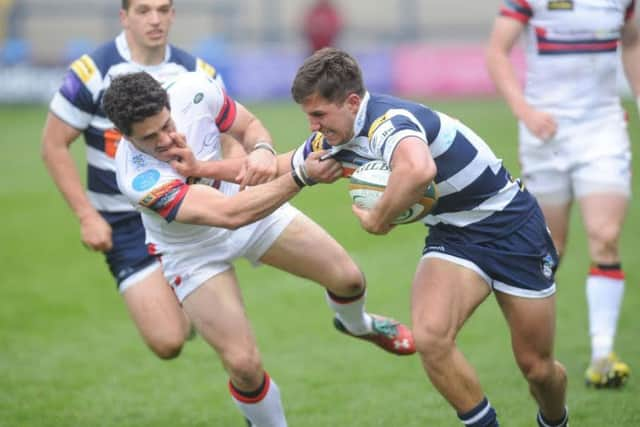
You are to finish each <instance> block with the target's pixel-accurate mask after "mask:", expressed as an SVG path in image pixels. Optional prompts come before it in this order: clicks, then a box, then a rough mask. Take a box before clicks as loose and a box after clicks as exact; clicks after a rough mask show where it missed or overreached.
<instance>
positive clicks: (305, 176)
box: [295, 163, 316, 185]
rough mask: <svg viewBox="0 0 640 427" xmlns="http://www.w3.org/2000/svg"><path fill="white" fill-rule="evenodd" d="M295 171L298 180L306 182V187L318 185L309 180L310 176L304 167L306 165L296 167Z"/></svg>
mask: <svg viewBox="0 0 640 427" xmlns="http://www.w3.org/2000/svg"><path fill="white" fill-rule="evenodd" d="M295 171H296V175H298V178H300V180H301V181H302V182H304V185H314V184H315V183H316V182H315V181H314V180H312V179H311V178H309V175H308V174H307V167H306V166H305V165H304V163H302V164H300V165H298V166H296V167H295Z"/></svg>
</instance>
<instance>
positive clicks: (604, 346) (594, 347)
mask: <svg viewBox="0 0 640 427" xmlns="http://www.w3.org/2000/svg"><path fill="white" fill-rule="evenodd" d="M623 295H624V273H623V272H622V270H621V269H619V268H617V269H603V268H602V266H597V267H592V268H591V270H590V272H589V276H588V277H587V302H588V305H589V333H590V335H591V360H596V359H601V358H603V357H607V356H608V355H609V354H610V353H611V352H612V351H613V342H614V338H615V336H616V329H617V324H618V316H619V314H620V306H621V305H622V297H623Z"/></svg>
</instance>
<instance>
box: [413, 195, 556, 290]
mask: <svg viewBox="0 0 640 427" xmlns="http://www.w3.org/2000/svg"><path fill="white" fill-rule="evenodd" d="M472 227H473V226H472ZM472 227H471V228H472ZM470 236H471V238H469V237H470ZM485 237H486V235H485V234H480V233H479V234H478V239H473V230H470V227H467V228H465V231H464V237H463V236H462V233H461V234H460V235H457V234H456V233H455V231H453V232H452V231H451V228H449V229H448V230H447V231H441V230H438V227H437V226H435V227H432V228H431V230H430V232H429V235H428V236H427V238H426V241H425V243H426V244H425V247H424V249H423V252H422V253H423V255H424V256H425V257H437V258H441V259H445V260H448V261H451V262H454V263H456V264H459V265H462V266H464V267H467V268H470V269H472V270H474V271H476V272H477V273H478V274H479V275H480V276H481V277H482V278H483V279H484V280H485V281H486V282H487V284H488V285H489V286H491V288H492V289H493V290H494V291H499V292H503V293H506V294H510V295H515V296H520V297H525V298H544V297H547V296H549V295H552V294H553V293H555V290H556V285H555V277H554V276H555V271H556V268H557V266H558V254H557V251H556V249H555V246H554V244H553V240H552V239H551V235H550V234H549V231H548V229H547V225H546V223H545V221H544V217H543V215H542V212H541V211H540V208H539V207H537V206H536V208H535V210H534V211H533V212H532V214H531V215H530V216H529V218H528V220H527V221H526V222H525V223H524V224H522V226H520V227H518V228H517V229H516V230H515V231H513V232H512V233H511V234H508V235H506V236H501V237H498V238H496V239H495V240H492V241H487V239H486V238H485ZM474 241H476V242H480V243H474Z"/></svg>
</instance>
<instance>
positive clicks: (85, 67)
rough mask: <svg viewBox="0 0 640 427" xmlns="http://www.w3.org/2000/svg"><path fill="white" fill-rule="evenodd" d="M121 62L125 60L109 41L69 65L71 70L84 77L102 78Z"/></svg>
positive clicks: (112, 41) (113, 42)
mask: <svg viewBox="0 0 640 427" xmlns="http://www.w3.org/2000/svg"><path fill="white" fill-rule="evenodd" d="M121 62H125V59H124V58H123V57H122V56H121V55H120V53H119V52H118V48H117V46H116V43H115V40H111V41H108V42H106V43H103V44H102V45H100V46H98V47H97V48H96V49H94V50H93V51H91V52H88V53H86V54H84V55H82V56H80V57H79V58H77V59H76V60H75V61H73V62H72V63H71V69H72V70H74V71H76V74H79V75H83V76H85V77H89V76H92V75H93V74H94V73H96V74H99V75H101V76H104V75H106V74H107V72H108V70H109V69H110V68H111V67H113V66H114V65H117V64H119V63H121Z"/></svg>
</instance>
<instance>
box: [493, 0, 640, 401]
mask: <svg viewBox="0 0 640 427" xmlns="http://www.w3.org/2000/svg"><path fill="white" fill-rule="evenodd" d="M634 8H635V0H610V1H604V0H601V1H586V0H575V1H541V0H527V1H524V0H516V1H513V0H509V1H505V2H504V5H503V7H502V9H501V10H500V16H498V17H497V18H496V20H495V23H494V27H493V32H492V34H491V39H490V41H489V48H488V51H487V61H488V67H489V71H490V74H491V76H492V78H493V81H494V82H495V84H496V87H497V88H498V90H499V92H500V93H501V94H502V95H503V96H504V98H505V100H506V101H507V103H508V104H509V106H510V107H511V110H512V112H513V114H514V115H515V116H516V117H517V119H518V120H519V142H520V144H519V151H520V163H521V165H522V174H523V179H524V181H525V183H526V184H527V187H528V189H529V190H530V191H531V192H532V193H533V194H534V195H535V196H536V198H537V199H538V202H539V203H540V205H541V207H542V211H543V212H544V215H545V218H546V220H547V223H548V224H549V228H550V229H551V235H552V236H553V240H554V243H555V245H556V248H558V251H559V253H560V254H562V253H563V252H564V248H565V244H566V240H567V234H568V230H569V218H570V211H571V205H572V204H573V201H577V202H578V205H579V207H580V212H581V214H582V219H583V223H584V226H585V229H586V233H587V239H588V243H589V256H590V258H591V267H590V269H589V272H588V275H587V280H586V294H587V302H588V307H589V331H590V335H591V363H590V366H589V367H588V368H587V371H586V373H585V380H586V383H587V385H590V386H595V387H597V388H600V387H620V386H621V385H622V384H624V382H625V381H626V379H627V377H628V376H629V373H630V369H629V366H627V364H626V363H624V362H622V361H620V360H619V359H618V358H617V357H616V355H615V353H614V352H613V347H614V338H615V335H616V329H617V322H618V316H619V314H620V307H621V304H622V298H623V294H624V272H623V270H622V265H621V263H620V253H619V247H618V246H619V245H618V241H619V239H620V233H621V231H622V225H623V221H624V217H625V215H626V212H627V206H628V203H629V198H630V196H631V149H630V145H629V136H628V134H627V120H626V117H625V112H624V111H623V109H622V106H621V104H620V97H619V95H618V89H617V81H616V75H617V65H618V62H619V55H618V48H619V47H621V57H622V63H623V65H624V70H625V72H626V75H627V77H628V79H629V82H630V84H631V88H632V90H633V92H634V93H635V95H636V96H638V95H640V36H639V34H638V25H637V23H636V22H635V19H634ZM523 33H524V34H525V35H526V38H525V40H526V58H527V74H526V86H525V89H524V91H523V90H522V89H521V87H520V83H519V81H518V80H517V78H516V75H515V71H514V69H513V66H512V64H511V62H510V60H509V54H510V52H511V50H512V48H513V46H514V45H515V43H516V41H517V40H518V38H519V37H520V35H521V34H523Z"/></svg>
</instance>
